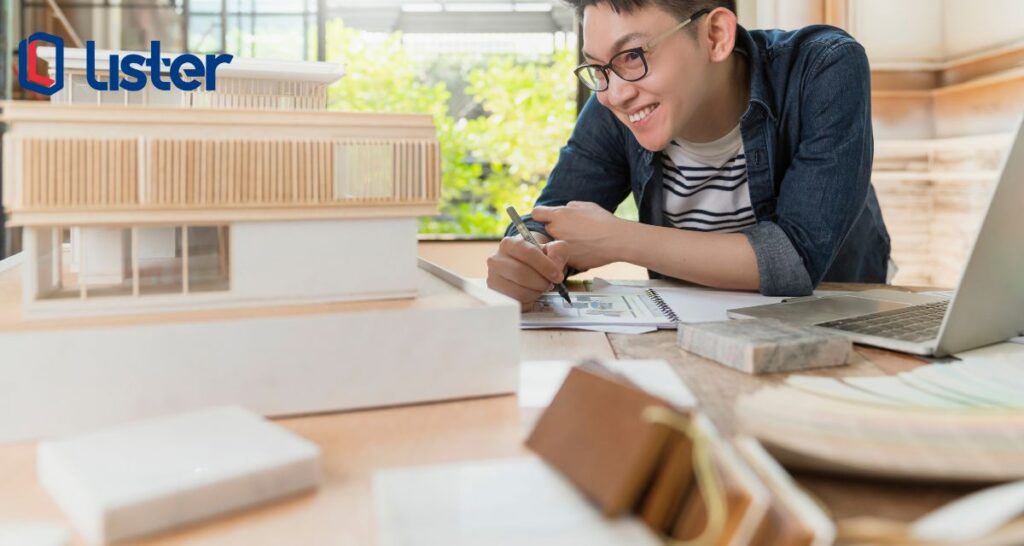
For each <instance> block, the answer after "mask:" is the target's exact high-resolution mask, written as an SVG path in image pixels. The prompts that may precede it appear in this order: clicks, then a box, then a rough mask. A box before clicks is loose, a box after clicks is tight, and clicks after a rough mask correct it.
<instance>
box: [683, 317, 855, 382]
mask: <svg viewBox="0 0 1024 546" xmlns="http://www.w3.org/2000/svg"><path fill="white" fill-rule="evenodd" d="M677 335H678V337H677V340H678V345H679V346H680V347H682V348H683V349H684V350H686V351H688V352H691V353H693V354H695V355H698V356H702V357H704V358H707V359H710V360H714V361H715V362H718V363H721V364H724V365H726V366H728V367H730V368H735V369H737V370H739V371H741V372H746V373H750V374H761V373H775V372H795V371H799V370H807V369H810V368H828V367H832V366H842V365H843V364H845V363H846V359H847V357H848V356H849V353H850V349H851V347H852V344H851V342H850V340H849V339H848V338H847V337H845V336H843V335H841V334H837V333H834V332H831V331H829V330H826V329H824V328H819V327H817V326H798V325H794V324H789V323H785V322H782V321H779V320H776V319H752V320H727V321H723V322H699V323H691V324H680V325H679V332H678V334H677Z"/></svg>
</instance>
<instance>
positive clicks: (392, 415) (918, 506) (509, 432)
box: [0, 286, 972, 546]
mask: <svg viewBox="0 0 1024 546" xmlns="http://www.w3.org/2000/svg"><path fill="white" fill-rule="evenodd" d="M830 288H841V287H838V286H834V287H830ZM522 340H523V341H522V357H523V359H525V360H559V359H562V360H564V359H579V358H585V357H597V358H604V359H614V358H618V359H646V358H656V359H664V360H667V361H668V362H670V363H671V364H672V365H673V366H674V367H675V369H676V370H677V371H678V372H679V374H680V375H681V376H682V378H683V379H684V381H685V382H686V384H687V385H688V386H689V387H690V389H691V390H692V391H693V393H694V394H695V395H696V397H697V398H698V400H699V402H700V405H701V409H702V410H703V411H704V412H705V413H706V414H707V415H708V416H709V417H710V418H711V420H712V421H713V422H714V423H715V424H716V425H717V426H718V428H719V429H720V430H721V431H722V432H723V433H724V434H732V433H733V432H735V430H736V423H735V420H734V417H733V414H732V407H733V403H734V401H735V399H736V398H737V396H739V395H741V394H744V393H749V392H752V391H754V390H756V389H758V388H759V387H762V386H765V385H770V384H775V383H778V382H779V381H781V380H782V379H783V377H784V376H783V375H774V376H762V377H752V376H748V375H745V374H743V373H740V372H737V371H734V370H731V369H728V368H725V367H723V366H719V365H717V364H715V363H713V362H710V361H707V360H704V359H701V358H699V357H695V356H692V355H689V354H687V353H685V352H683V351H681V350H680V349H678V348H677V347H676V346H675V332H674V331H659V332H655V333H650V334H644V335H639V336H630V335H617V334H608V335H606V334H601V333H594V332H575V331H557V330H532V331H524V332H522ZM857 353H858V355H859V358H858V359H857V361H856V362H855V363H854V364H852V365H851V366H847V367H843V368H837V369H836V368H834V369H830V370H824V371H820V372H817V373H818V374H820V375H825V376H849V375H880V374H890V373H895V372H899V371H904V370H908V369H911V368H913V367H915V366H918V365H921V364H922V361H921V360H920V359H917V358H914V357H909V356H903V355H898V354H895V353H890V352H887V351H882V350H876V349H867V348H858V349H857ZM54 403H59V401H56V400H55V401H54ZM536 417H537V413H536V412H535V411H533V412H531V411H524V410H521V409H520V408H519V406H518V404H517V401H516V398H515V397H514V396H500V397H492V398H482V399H474V400H462V401H455V402H446V403H437V404H425V405H417V406H406V407H397V408H387V409H378V410H369V411H358V412H348V413H337V414H329V415H317V416H308V417H297V418H289V419H280V420H278V422H279V423H280V424H282V425H283V426H285V427H287V428H289V429H291V430H293V431H295V432H296V433H298V434H301V435H303V436H305V437H306V438H309V439H311V440H313V441H315V442H316V443H317V444H319V445H320V447H321V448H322V449H323V469H324V484H323V487H322V488H321V489H320V490H319V491H318V492H316V493H312V494H305V495H302V496H299V497H296V498H292V499H288V500H284V501H281V502H277V503H274V504H271V505H268V506H265V507H262V508H257V509H254V510H249V511H246V512H244V513H240V514H237V515H233V516H227V517H222V518H218V519H216V520H214V521H212V522H209V523H207V524H203V525H196V526H192V527H189V528H186V529H184V530H181V531H175V532H170V533H166V534H164V535H161V536H157V537H154V538H152V539H149V540H147V541H144V542H139V543H140V544H189V545H214V544H216V545H218V546H220V545H224V544H244V545H246V546H257V545H280V544H301V545H304V546H306V545H320V544H325V545H326V544H331V545H350V544H351V545H370V544H373V543H375V520H374V512H373V494H372V474H373V472H374V471H375V470H378V469H383V468H388V467H398V466H408V465H419V464H434V463H446V462H456V461H468V460H473V459H487V458H501V457H512V456H518V455H523V454H525V453H527V452H526V450H525V449H524V448H523V447H522V442H523V439H524V438H525V435H526V434H527V433H528V431H529V429H530V426H531V425H532V423H533V421H534V420H535V419H536ZM7 418H9V416H7ZM34 448H35V446H34V445H33V444H21V445H12V446H0V522H2V521H4V520H8V521H10V520H50V521H57V522H62V521H65V520H64V518H63V515H62V514H61V512H60V511H59V510H58V508H57V506H56V505H55V504H54V502H53V501H52V500H51V499H50V497H49V496H47V494H46V493H45V492H44V491H43V490H42V488H41V487H40V486H39V485H38V483H37V481H36V478H35V449H34ZM797 479H798V481H799V482H800V483H801V484H802V485H803V486H804V487H805V488H807V489H808V490H809V491H810V492H811V493H812V494H813V495H815V496H816V497H818V498H819V499H820V500H821V501H822V502H823V503H824V504H825V506H827V507H828V509H829V510H830V511H831V512H832V513H833V515H834V516H836V517H837V518H843V517H849V516H858V515H868V514H873V515H884V516H886V517H890V518H895V519H901V520H909V519H912V518H914V517H916V516H919V515H921V514H923V513H925V512H927V511H928V510H931V509H933V508H935V507H937V506H939V505H940V504H943V503H945V502H947V501H949V500H952V499H953V498H955V497H957V496H960V495H963V494H965V493H967V492H969V491H971V490H972V489H971V488H969V487H947V486H928V485H914V484H906V483H885V482H869V481H862V480H847V479H842V478H838V477H833V476H824V475H812V474H798V475H797ZM74 543H75V544H80V543H81V542H79V541H77V539H76V542H74Z"/></svg>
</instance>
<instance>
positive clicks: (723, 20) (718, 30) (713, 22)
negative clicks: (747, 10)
mask: <svg viewBox="0 0 1024 546" xmlns="http://www.w3.org/2000/svg"><path fill="white" fill-rule="evenodd" d="M705 17H706V18H707V26H706V30H705V34H704V36H705V39H706V40H707V43H708V50H709V51H708V53H709V54H710V58H709V60H710V61H711V62H713V63H720V62H722V61H725V60H726V59H728V58H729V55H731V54H732V50H733V48H735V47H736V14H735V13H733V12H732V11H730V10H728V9H726V8H715V9H714V10H712V11H711V13H709V14H707V15H706V16H705Z"/></svg>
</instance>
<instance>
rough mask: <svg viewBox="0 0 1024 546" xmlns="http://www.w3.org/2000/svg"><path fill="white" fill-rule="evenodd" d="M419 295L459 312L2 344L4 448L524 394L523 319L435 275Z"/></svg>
mask: <svg viewBox="0 0 1024 546" xmlns="http://www.w3.org/2000/svg"><path fill="white" fill-rule="evenodd" d="M417 287H418V289H419V293H420V294H421V295H423V294H429V293H433V294H434V295H435V297H436V298H438V299H440V300H444V301H445V302H451V303H450V304H448V303H446V304H444V305H440V304H439V305H435V306H430V307H412V308H394V306H393V305H384V306H381V307H379V308H368V309H365V310H363V311H359V312H337V313H311V314H297V315H292V314H287V315H282V316H262V317H254V318H249V317H242V318H236V319H231V320H217V321H205V322H189V321H181V322H172V323H147V322H144V321H140V322H138V323H134V322H133V323H130V324H125V325H119V326H99V325H97V326H91V327H74V328H70V327H69V328H67V329H48V330H31V329H30V330H24V331H17V330H14V331H0V355H2V357H0V442H12V441H24V440H34V439H39V438H46V437H53V436H55V435H65V434H74V433H77V432H81V431H84V430H89V429H93V428H97V427H102V426H107V425H112V424H117V423H124V422H128V421H131V420H135V419H142V418H146V417H151V416H156V415H162V414H168V413H175V412H182V411H189V410H195V409H200V408H205V407H210V406H217V405H224V404H238V405H242V406H244V407H246V408H248V409H250V410H252V411H255V412H257V413H260V414H262V415H265V416H271V417H278V416H287V415H301V414H308V413H320V412H329V411H341V410H352V409H362V408H370V407H380V406H391V405H397V404H410V403H419V402H433V401H439V400H450V399H458V398H469V397H477V396H489V395H498V394H508V393H513V392H515V391H516V389H517V387H518V384H519V341H520V340H519V336H520V332H519V305H518V304H517V303H516V302H515V301H513V300H512V299H510V298H507V297H505V296H503V295H501V294H498V293H497V292H493V291H491V290H488V289H487V288H484V287H480V286H476V285H473V284H472V283H467V282H465V280H463V279H459V278H458V277H456V276H454V275H452V274H451V273H449V272H446V271H444V270H441V269H439V268H437V267H436V266H434V265H432V264H429V263H427V262H421V263H420V269H419V271H418V284H417ZM460 291H461V292H464V293H465V294H466V295H468V296H469V298H466V297H463V296H459V294H458V293H459V292H460ZM456 296H459V297H456ZM466 300H469V301H470V302H474V303H472V304H468V303H460V302H465V301H466Z"/></svg>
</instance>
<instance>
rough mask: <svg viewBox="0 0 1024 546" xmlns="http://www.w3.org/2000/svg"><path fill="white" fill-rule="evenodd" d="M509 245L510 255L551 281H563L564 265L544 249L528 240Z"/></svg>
mask: <svg viewBox="0 0 1024 546" xmlns="http://www.w3.org/2000/svg"><path fill="white" fill-rule="evenodd" d="M519 243H520V244H515V245H508V255H509V256H511V257H513V258H515V259H517V260H519V261H520V262H523V263H524V264H526V265H528V266H530V267H531V268H533V270H534V271H536V272H537V273H539V274H540V275H541V276H543V277H544V278H546V279H547V280H548V281H550V282H562V281H561V278H562V267H561V266H559V265H558V264H557V263H555V262H554V261H553V260H552V259H551V258H548V257H547V255H545V254H544V251H543V250H541V249H539V248H537V247H535V246H533V245H532V244H530V243H528V242H526V241H519Z"/></svg>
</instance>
